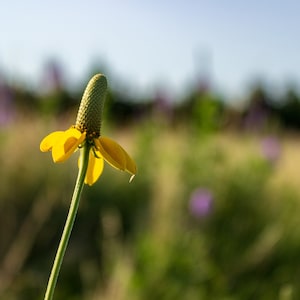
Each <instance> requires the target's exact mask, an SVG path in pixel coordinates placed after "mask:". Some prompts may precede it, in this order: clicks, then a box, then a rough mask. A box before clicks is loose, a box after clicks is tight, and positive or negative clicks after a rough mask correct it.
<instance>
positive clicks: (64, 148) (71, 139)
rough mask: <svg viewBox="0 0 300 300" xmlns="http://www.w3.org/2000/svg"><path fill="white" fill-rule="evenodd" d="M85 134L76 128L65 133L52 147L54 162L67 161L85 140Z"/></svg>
mask: <svg viewBox="0 0 300 300" xmlns="http://www.w3.org/2000/svg"><path fill="white" fill-rule="evenodd" d="M85 136H86V134H85V133H81V132H80V131H79V130H77V129H75V128H70V129H68V130H66V131H65V132H64V134H63V135H62V136H61V137H60V139H59V140H58V141H57V143H56V144H55V145H53V147H52V158H53V161H54V162H63V161H65V160H67V159H68V158H69V157H70V156H71V155H72V154H73V153H74V151H75V150H76V148H77V147H78V146H79V145H80V144H81V143H82V142H83V141H84V140H85Z"/></svg>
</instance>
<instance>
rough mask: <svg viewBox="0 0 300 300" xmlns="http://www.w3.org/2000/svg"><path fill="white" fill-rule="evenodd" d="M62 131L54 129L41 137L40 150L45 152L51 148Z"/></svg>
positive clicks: (61, 134) (62, 133)
mask: <svg viewBox="0 0 300 300" xmlns="http://www.w3.org/2000/svg"><path fill="white" fill-rule="evenodd" d="M64 133H65V132H64V131H54V132H52V133H50V134H48V135H47V136H46V137H44V138H43V140H42V141H41V144H40V150H41V151H42V152H47V151H50V150H51V149H52V147H53V146H54V145H55V144H56V143H57V141H59V139H60V138H61V137H62V136H63V135H64Z"/></svg>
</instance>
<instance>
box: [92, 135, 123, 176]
mask: <svg viewBox="0 0 300 300" xmlns="http://www.w3.org/2000/svg"><path fill="white" fill-rule="evenodd" d="M94 141H95V145H96V148H97V150H98V151H99V152H100V154H101V155H102V156H103V158H104V159H105V160H106V161H107V162H108V163H109V164H110V165H111V166H113V167H114V168H116V169H118V170H122V171H125V170H126V157H125V154H124V150H123V148H122V147H121V146H120V145H119V144H118V143H116V142H115V141H113V140H111V139H109V138H107V137H103V136H101V137H99V138H98V139H95V140H94Z"/></svg>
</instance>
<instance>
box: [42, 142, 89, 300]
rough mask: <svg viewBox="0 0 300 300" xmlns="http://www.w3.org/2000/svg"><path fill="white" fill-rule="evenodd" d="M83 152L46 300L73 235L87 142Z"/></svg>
mask: <svg viewBox="0 0 300 300" xmlns="http://www.w3.org/2000/svg"><path fill="white" fill-rule="evenodd" d="M81 152H82V153H81V155H82V157H81V158H82V159H81V160H80V161H81V164H80V166H79V172H78V176H77V180H76V184H75V188H74V192H73V196H72V201H71V205H70V208H69V213H68V217H67V220H66V223H65V227H64V231H63V233H62V236H61V240H60V243H59V246H58V249H57V252H56V256H55V260H54V263H53V267H52V270H51V274H50V277H49V281H48V286H47V290H46V293H45V297H44V300H51V299H52V298H53V294H54V290H55V286H56V282H57V278H58V275H59V271H60V267H61V264H62V261H63V258H64V255H65V252H66V248H67V245H68V242H69V238H70V235H71V231H72V228H73V224H74V220H75V217H76V214H77V210H78V206H79V202H80V195H81V192H82V188H83V185H84V178H85V175H86V171H87V167H88V162H89V152H90V145H89V144H88V143H85V144H84V146H83V147H82V149H81Z"/></svg>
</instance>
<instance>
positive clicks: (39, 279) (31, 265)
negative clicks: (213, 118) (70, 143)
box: [0, 116, 300, 300]
mask: <svg viewBox="0 0 300 300" xmlns="http://www.w3.org/2000/svg"><path fill="white" fill-rule="evenodd" d="M70 124H72V122H71V121H69V117H68V116H67V117H64V118H61V119H59V120H54V119H52V118H48V119H44V118H42V119H40V118H38V117H36V116H27V117H21V118H18V119H16V120H15V122H13V123H11V124H10V125H9V126H7V127H5V128H2V129H1V131H0V139H1V169H0V172H1V183H0V190H1V199H0V205H1V209H0V222H1V226H0V239H1V242H0V258H1V269H0V299H25V300H26V299H41V298H42V295H43V293H44V289H45V287H46V283H47V280H48V276H49V272H50V269H51V265H52V262H53V259H54V255H55V251H56V248H57V244H58V241H59V238H60V235H61V231H62V228H63V224H64V221H65V218H66V214H67V210H68V205H69V201H70V198H71V194H72V191H73V186H74V183H75V178H76V174H77V162H76V160H77V157H76V155H74V156H73V157H72V158H71V159H70V160H69V161H67V162H66V163H64V164H57V165H55V164H53V163H52V159H51V155H50V154H43V153H41V152H40V151H39V143H40V140H41V139H42V138H43V137H44V136H45V135H46V134H47V133H49V132H51V131H54V130H59V129H64V128H68V127H69V126H70ZM103 134H104V135H108V136H111V137H113V138H114V139H115V140H117V141H118V142H120V144H122V145H123V146H124V148H125V149H127V150H128V152H129V153H130V154H131V155H132V156H133V157H134V158H135V160H136V161H137V165H138V174H137V176H136V178H135V179H134V181H133V183H132V184H128V179H129V178H128V176H126V174H122V173H120V172H117V171H116V170H114V169H112V168H110V167H108V166H107V165H106V166H105V170H104V173H103V175H102V177H101V179H100V180H99V182H97V183H96V184H95V185H94V186H92V187H87V186H86V187H85V189H84V193H83V198H82V201H81V205H80V209H79V213H78V216H77V220H76V223H75V227H74V231H73V233H72V236H71V241H70V244H69V247H68V249H67V253H66V257H65V261H64V263H63V266H62V272H61V275H60V277H59V281H58V285H57V290H56V294H55V299H107V300H109V299H226V300H229V299H298V298H299V297H300V289H299V287H298V282H299V276H300V263H299V260H298V253H299V251H300V226H299V225H300V221H299V219H300V218H299V216H298V212H299V208H300V202H299V195H300V188H299V184H298V181H299V179H298V173H297V166H298V165H300V157H299V155H298V149H299V143H300V140H299V138H298V137H297V136H288V135H283V136H282V137H280V139H279V144H280V149H281V151H280V155H279V157H278V159H277V160H276V161H270V160H269V159H268V158H266V157H265V156H264V155H263V153H262V150H261V141H262V138H263V137H262V136H260V135H258V134H256V135H254V134H249V133H246V132H233V131H223V132H215V131H212V132H209V133H208V134H205V133H203V132H201V131H197V130H194V129H193V127H191V126H189V124H186V125H183V124H182V123H180V124H177V125H176V126H171V125H169V124H167V123H166V122H164V120H161V119H160V118H158V117H156V116H154V117H153V119H147V120H144V121H141V122H139V123H137V124H136V125H132V126H127V127H125V128H123V129H120V128H117V127H115V126H113V124H110V123H109V122H107V123H106V124H105V126H104V127H103ZM198 188H205V189H207V190H209V191H210V192H211V194H212V195H213V202H212V207H211V210H209V211H207V214H206V215H197V214H195V212H192V211H191V210H190V201H191V200H190V199H191V194H192V193H193V191H195V190H196V189H198Z"/></svg>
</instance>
